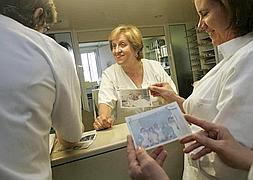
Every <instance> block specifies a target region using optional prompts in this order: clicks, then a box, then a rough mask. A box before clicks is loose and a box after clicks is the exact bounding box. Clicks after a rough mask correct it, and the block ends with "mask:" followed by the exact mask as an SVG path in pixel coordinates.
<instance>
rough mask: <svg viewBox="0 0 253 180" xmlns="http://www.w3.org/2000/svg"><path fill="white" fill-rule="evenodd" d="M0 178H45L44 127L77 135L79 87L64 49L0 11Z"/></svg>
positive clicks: (48, 175)
mask: <svg viewBox="0 0 253 180" xmlns="http://www.w3.org/2000/svg"><path fill="white" fill-rule="evenodd" d="M0 34H1V36H0V44H1V48H0V55H1V58H0V59H1V60H0V179H3V180H13V179H15V180H35V179H36V180H48V179H51V178H52V177H51V174H52V173H51V166H50V156H49V132H50V129H51V126H53V127H54V128H55V129H56V130H57V131H58V132H59V134H60V135H61V136H62V137H63V139H65V140H67V141H70V142H74V141H78V140H79V139H80V137H81V108H80V107H81V104H80V86H79V82H78V78H77V74H76V70H75V67H74V64H73V60H72V59H71V57H70V55H69V54H68V52H67V50H65V49H64V48H63V47H61V46H60V45H58V44H57V43H56V42H55V41H54V40H53V39H51V38H50V37H48V36H46V35H43V34H41V33H39V32H37V31H34V30H32V29H30V28H27V27H25V26H23V25H22V24H20V23H18V22H16V21H14V20H12V19H10V18H8V17H6V16H2V15H0Z"/></svg>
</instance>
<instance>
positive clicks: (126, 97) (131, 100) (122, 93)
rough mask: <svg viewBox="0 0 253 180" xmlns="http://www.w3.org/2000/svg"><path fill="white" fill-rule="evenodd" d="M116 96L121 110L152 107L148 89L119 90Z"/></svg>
mask: <svg viewBox="0 0 253 180" xmlns="http://www.w3.org/2000/svg"><path fill="white" fill-rule="evenodd" d="M118 96H119V102H120V107H121V108H144V107H152V101H151V95H150V92H149V90H148V89H119V90H118Z"/></svg>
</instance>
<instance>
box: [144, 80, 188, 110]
mask: <svg viewBox="0 0 253 180" xmlns="http://www.w3.org/2000/svg"><path fill="white" fill-rule="evenodd" d="M149 90H150V91H151V95H152V96H160V97H162V98H163V99H164V100H165V101H166V103H172V102H175V101H176V102H177V103H178V105H179V107H180V109H181V111H182V112H184V108H183V102H184V98H182V97H180V96H179V95H178V94H177V93H176V92H175V91H173V89H172V87H171V86H170V85H169V83H156V84H152V85H151V86H149Z"/></svg>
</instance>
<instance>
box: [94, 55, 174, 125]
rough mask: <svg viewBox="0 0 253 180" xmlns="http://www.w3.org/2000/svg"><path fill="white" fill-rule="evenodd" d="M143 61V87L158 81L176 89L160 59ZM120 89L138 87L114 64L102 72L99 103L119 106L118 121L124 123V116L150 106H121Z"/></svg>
mask: <svg viewBox="0 0 253 180" xmlns="http://www.w3.org/2000/svg"><path fill="white" fill-rule="evenodd" d="M141 61H142V63H143V69H144V72H143V82H142V85H141V88H148V87H149V86H150V85H152V84H154V83H157V82H168V83H169V84H170V85H171V86H172V88H173V90H174V91H175V92H177V91H176V86H175V84H174V83H173V81H172V79H171V78H170V76H169V75H168V74H167V73H166V72H165V70H164V69H163V67H162V66H161V65H160V63H159V62H158V61H154V60H147V59H142V60H141ZM118 89H137V87H136V85H135V84H134V82H133V81H132V80H131V79H130V78H129V76H128V75H127V74H126V73H125V72H124V70H123V69H122V67H121V66H120V65H118V64H113V65H111V66H110V67H108V68H107V69H106V70H104V72H103V74H102V81H101V85H100V90H99V94H98V103H99V104H100V103H104V104H107V105H108V106H110V107H111V108H112V109H114V112H115V107H116V106H117V112H116V118H115V119H116V122H115V124H117V123H122V122H124V118H125V117H126V116H129V115H133V114H136V113H137V112H143V111H145V110H148V109H150V108H131V109H127V108H120V106H119V104H120V103H117V99H118V95H117V90H118ZM153 101H156V102H154V103H153V104H156V105H157V103H158V102H157V98H154V99H153Z"/></svg>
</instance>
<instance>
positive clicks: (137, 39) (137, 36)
mask: <svg viewBox="0 0 253 180" xmlns="http://www.w3.org/2000/svg"><path fill="white" fill-rule="evenodd" d="M121 34H123V35H124V36H125V37H126V38H127V40H128V41H129V42H130V44H131V46H132V47H133V49H134V50H135V51H136V52H137V59H138V60H141V59H142V58H143V52H142V49H143V41H142V35H141V31H140V30H139V29H138V28H137V27H136V26H133V25H119V26H118V27H116V28H114V29H113V30H112V32H111V34H110V35H109V42H110V46H111V50H112V41H113V40H114V39H116V38H117V37H118V36H119V35H121Z"/></svg>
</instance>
